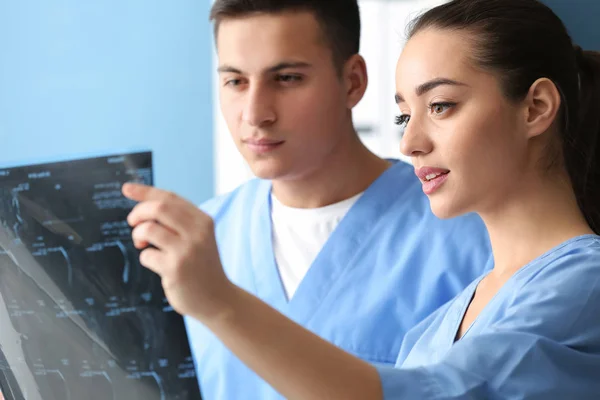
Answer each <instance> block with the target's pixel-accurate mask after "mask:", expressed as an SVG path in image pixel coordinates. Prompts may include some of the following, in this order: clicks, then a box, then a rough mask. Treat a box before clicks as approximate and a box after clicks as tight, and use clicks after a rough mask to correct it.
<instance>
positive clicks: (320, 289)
mask: <svg viewBox="0 0 600 400" xmlns="http://www.w3.org/2000/svg"><path fill="white" fill-rule="evenodd" d="M407 174H413V172H412V169H411V168H410V167H408V168H407V166H406V165H402V164H401V162H399V161H398V162H396V163H395V165H392V166H390V167H389V168H388V169H387V170H386V171H384V172H383V173H382V174H381V175H380V176H379V178H377V179H376V180H375V181H374V182H373V183H372V184H371V186H369V188H367V190H366V191H365V192H364V194H363V195H362V196H361V197H360V198H359V199H358V201H357V202H356V203H355V204H354V205H353V206H352V207H351V208H350V210H349V211H348V213H347V214H346V216H345V217H344V218H343V219H342V220H341V221H340V223H339V224H338V226H337V227H336V229H335V230H334V231H333V232H332V234H331V236H330V237H329V239H328V240H327V242H326V243H325V245H324V246H323V248H322V249H321V251H320V252H319V254H318V255H317V257H316V258H315V260H314V261H313V263H312V265H311V266H310V268H309V270H308V272H307V273H306V275H305V277H304V279H303V280H302V281H301V283H300V285H299V286H298V289H297V290H296V292H295V294H294V296H293V297H292V298H291V299H290V300H289V301H288V299H287V295H286V292H285V289H284V287H283V283H282V281H281V277H280V275H279V270H278V268H277V265H276V261H275V256H274V252H273V240H272V235H273V231H272V224H271V199H270V198H271V196H270V193H271V184H270V182H266V181H265V182H263V184H262V185H261V186H260V188H259V190H258V191H257V193H256V195H257V196H259V197H258V198H259V199H260V200H259V203H258V204H257V207H256V209H254V210H253V213H252V215H251V216H250V218H251V219H252V221H251V224H250V226H251V228H250V232H249V234H250V241H251V254H252V257H251V260H250V261H251V262H252V272H253V275H254V280H255V286H256V290H257V295H258V296H259V297H260V298H261V299H263V300H264V301H266V302H268V303H269V304H271V305H272V306H273V307H275V308H276V309H277V310H279V311H280V312H282V313H284V314H286V315H288V316H289V317H291V318H292V319H294V320H296V321H297V322H299V323H306V322H308V320H310V318H311V317H312V316H313V315H314V313H315V311H316V310H317V309H318V307H319V306H320V304H321V303H322V302H323V300H324V299H325V298H326V297H327V295H328V294H329V293H330V292H331V289H332V287H334V285H335V283H336V282H337V281H338V280H339V278H340V277H341V276H342V275H343V274H344V273H345V272H346V271H348V270H349V269H351V268H353V267H355V265H354V262H353V259H354V258H355V257H356V255H357V253H358V252H359V251H360V250H361V248H362V245H363V243H364V242H365V240H366V239H367V238H368V237H369V234H370V232H371V231H372V229H373V227H374V226H376V224H377V221H378V220H379V219H380V218H382V217H383V216H384V215H385V213H386V211H387V210H388V209H389V207H391V206H392V204H394V203H395V202H396V201H398V199H399V197H400V196H401V195H402V193H403V192H404V190H403V187H402V186H403V185H402V182H405V181H406V177H407ZM394 184H395V185H396V186H394Z"/></svg>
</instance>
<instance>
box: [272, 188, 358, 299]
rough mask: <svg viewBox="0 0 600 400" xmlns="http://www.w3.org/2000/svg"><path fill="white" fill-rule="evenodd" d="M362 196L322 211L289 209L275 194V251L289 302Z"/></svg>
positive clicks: (319, 209) (273, 223) (320, 209)
mask: <svg viewBox="0 0 600 400" xmlns="http://www.w3.org/2000/svg"><path fill="white" fill-rule="evenodd" d="M361 195H362V193H359V194H357V195H356V196H354V197H351V198H349V199H347V200H344V201H341V202H339V203H335V204H331V205H328V206H325V207H321V208H292V207H287V206H285V205H283V204H281V202H279V200H277V198H275V196H273V194H271V224H272V227H273V237H272V240H273V251H274V253H275V262H276V263H277V268H278V269H279V276H280V277H281V281H282V282H283V286H284V288H285V291H286V294H287V297H288V299H291V298H292V297H293V296H294V293H295V292H296V289H297V288H298V286H299V285H300V282H302V279H304V276H305V275H306V273H307V272H308V269H309V268H310V266H311V264H312V263H313V261H314V260H315V258H316V257H317V255H318V254H319V252H320V251H321V248H322V247H323V245H324V244H325V242H326V241H327V239H329V236H330V235H331V233H332V232H333V231H334V230H335V228H336V227H337V225H338V223H339V222H340V221H341V220H342V218H344V216H345V215H346V213H347V212H348V210H349V209H350V208H351V207H352V206H353V205H354V203H355V202H356V201H357V200H358V199H359V198H360V196H361Z"/></svg>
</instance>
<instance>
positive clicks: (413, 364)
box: [379, 235, 600, 400]
mask: <svg viewBox="0 0 600 400" xmlns="http://www.w3.org/2000/svg"><path fill="white" fill-rule="evenodd" d="M481 279H482V278H480V279H477V280H476V281H474V282H473V283H472V284H471V285H470V286H469V287H468V288H467V289H465V291H464V292H463V293H462V294H460V295H459V296H458V297H457V298H456V299H455V300H454V301H452V302H450V303H448V304H447V305H445V306H444V307H442V308H441V309H439V310H438V311H437V312H435V313H434V314H432V315H431V316H429V317H428V318H427V319H426V320H425V321H423V322H422V323H421V324H419V325H418V326H417V327H415V328H414V329H412V330H411V331H410V332H408V334H406V336H405V340H404V343H403V345H402V349H401V351H400V354H399V357H398V360H397V364H396V368H392V367H380V368H379V373H380V376H381V380H382V384H383V388H384V392H385V399H438V400H442V399H445V400H449V399H452V400H459V399H465V400H466V399H528V400H529V399H531V400H535V399H540V400H541V399H544V400H547V399H552V400H560V399H565V400H567V399H568V400H572V399H577V400H582V399H600V237H599V236H596V235H585V236H579V237H576V238H573V239H571V240H569V241H567V242H565V243H563V244H562V245H560V246H558V247H556V248H554V249H553V250H551V251H549V252H547V253H546V254H544V255H542V256H540V257H538V258H537V259H535V260H534V261H532V262H530V263H529V264H527V265H526V266H524V267H523V268H521V269H520V270H519V271H518V272H517V273H515V274H514V275H513V276H512V277H511V278H510V279H509V280H508V281H507V282H506V284H505V285H504V286H503V287H502V288H501V289H500V290H499V291H498V293H497V294H496V295H495V296H494V297H493V298H492V300H491V301H490V302H489V303H488V305H487V306H486V307H485V308H484V309H483V310H482V312H481V313H480V315H479V316H478V317H477V319H476V320H475V321H474V322H473V323H472V325H471V326H470V328H469V329H468V330H467V331H466V333H465V334H464V335H463V336H462V337H461V338H460V340H458V341H455V338H456V334H457V332H458V329H459V326H460V324H461V322H462V319H463V316H464V314H465V312H466V310H467V307H468V305H469V303H470V301H471V299H472V298H473V295H474V293H475V290H476V288H477V284H478V283H479V281H480V280H481Z"/></svg>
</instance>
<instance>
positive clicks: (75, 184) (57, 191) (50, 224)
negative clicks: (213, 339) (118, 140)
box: [0, 152, 201, 400]
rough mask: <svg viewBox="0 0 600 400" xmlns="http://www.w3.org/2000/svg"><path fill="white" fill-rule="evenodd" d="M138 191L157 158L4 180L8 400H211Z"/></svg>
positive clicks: (5, 174) (108, 159)
mask: <svg viewBox="0 0 600 400" xmlns="http://www.w3.org/2000/svg"><path fill="white" fill-rule="evenodd" d="M128 181H136V182H142V183H146V184H152V183H153V173H152V154H151V153H150V152H138V153H127V154H118V155H111V156H104V157H93V158H85V159H77V160H69V161H64V162H54V163H47V164H35V165H27V166H19V167H14V168H4V169H0V391H2V393H3V395H4V397H5V399H6V400H84V399H85V400H88V399H89V400H96V399H97V400H137V399H140V400H141V399H143V400H198V399H200V398H201V397H200V390H199V388H198V382H197V379H196V375H195V370H194V364H193V360H192V357H191V352H190V348H189V343H188V339H187V334H186V330H185V326H184V323H183V319H182V318H181V316H180V315H178V314H177V313H176V312H174V311H173V309H172V308H171V307H170V306H169V304H168V302H167V300H166V299H165V297H164V293H163V290H162V287H161V284H160V278H159V277H158V276H157V275H156V274H154V273H152V272H151V271H149V270H147V269H145V268H143V267H142V266H141V265H140V264H139V252H138V251H137V250H136V249H135V248H134V246H133V243H132V240H131V229H130V227H129V226H128V224H127V221H126V217H127V215H128V214H129V212H130V211H131V209H132V208H133V206H134V205H135V204H134V203H133V202H131V201H130V200H128V199H126V198H124V197H123V196H122V194H121V186H122V184H123V183H124V182H128ZM0 396H1V395H0Z"/></svg>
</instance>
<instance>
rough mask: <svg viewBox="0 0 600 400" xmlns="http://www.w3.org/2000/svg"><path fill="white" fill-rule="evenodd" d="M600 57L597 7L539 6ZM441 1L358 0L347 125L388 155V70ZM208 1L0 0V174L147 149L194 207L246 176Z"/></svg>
mask: <svg viewBox="0 0 600 400" xmlns="http://www.w3.org/2000/svg"><path fill="white" fill-rule="evenodd" d="M545 1H546V3H547V4H548V5H550V6H551V7H553V8H554V10H555V11H556V12H557V13H558V14H559V16H561V17H562V18H563V20H564V21H565V23H566V24H567V26H568V28H569V30H570V32H571V34H572V35H573V37H574V39H575V41H576V42H577V43H578V44H580V45H581V46H582V47H583V48H588V49H596V50H600V27H599V26H598V25H597V24H596V17H597V16H598V15H600V1H598V0H545ZM443 2H444V0H395V1H394V0H387V1H385V0H361V1H360V5H361V12H362V19H363V36H362V43H361V47H362V50H361V52H362V54H363V56H364V57H365V58H366V60H367V65H368V71H369V75H370V85H369V89H368V90H367V93H366V96H365V98H364V99H363V100H362V101H361V103H360V104H359V105H358V106H357V107H356V109H355V114H354V118H355V122H356V127H357V129H358V131H359V133H360V135H361V138H362V140H364V142H365V143H366V144H367V145H368V147H369V148H371V149H372V150H373V151H374V152H375V153H377V154H379V155H382V156H385V157H399V151H398V142H399V137H398V132H397V130H396V129H395V128H396V126H395V125H394V124H393V117H394V115H395V104H394V102H393V94H394V80H393V72H394V67H395V61H396V58H397V56H398V54H399V52H400V50H401V49H402V45H403V41H404V33H405V32H404V29H405V28H404V27H405V25H406V22H407V21H409V20H410V19H411V18H412V17H414V16H415V15H417V14H418V13H419V12H421V11H423V10H425V9H427V8H429V7H433V6H435V5H438V4H440V3H443ZM210 6H211V0H173V1H169V2H166V1H159V0H126V1H123V0H92V1H81V0H53V1H45V0H25V1H11V0H0V138H1V139H2V140H1V142H0V167H2V166H14V165H21V164H25V163H34V162H50V161H55V160H56V161H59V160H63V159H69V158H74V157H80V156H87V155H103V154H110V153H114V152H117V153H118V152H126V151H136V150H151V151H152V152H153V153H154V163H155V164H154V166H155V184H156V185H157V186H159V187H162V188H166V189H169V190H173V191H175V192H177V193H179V194H181V195H183V196H184V197H186V198H188V199H190V200H191V201H193V202H195V203H200V202H202V201H204V200H206V199H208V198H210V197H211V196H213V195H215V194H219V193H224V192H227V191H229V190H231V189H233V188H235V187H236V186H237V185H239V184H240V183H242V182H244V181H246V180H247V179H249V178H251V177H252V175H251V173H250V172H249V171H248V169H247V167H246V165H245V164H244V162H243V160H242V159H241V157H240V156H239V155H238V153H237V151H236V149H235V147H234V145H233V143H232V141H231V139H230V138H229V133H228V131H227V128H226V126H225V124H224V121H223V119H222V117H221V115H220V111H219V109H218V102H217V98H216V90H215V87H214V85H213V82H214V81H215V80H214V77H215V65H216V59H215V49H214V46H213V39H212V30H211V26H210V24H209V21H208V13H209V9H210Z"/></svg>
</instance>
